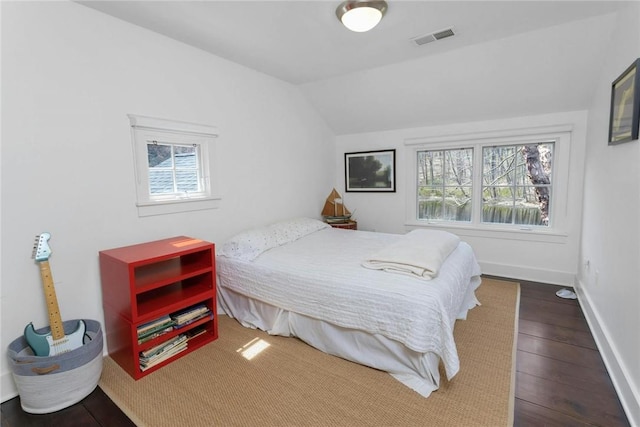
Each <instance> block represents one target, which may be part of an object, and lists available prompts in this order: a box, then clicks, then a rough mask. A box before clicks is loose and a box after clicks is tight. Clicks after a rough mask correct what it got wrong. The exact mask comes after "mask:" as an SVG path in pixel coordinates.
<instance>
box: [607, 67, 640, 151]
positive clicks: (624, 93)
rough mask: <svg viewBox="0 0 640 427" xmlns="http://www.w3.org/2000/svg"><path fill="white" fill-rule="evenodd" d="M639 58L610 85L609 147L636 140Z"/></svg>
mask: <svg viewBox="0 0 640 427" xmlns="http://www.w3.org/2000/svg"><path fill="white" fill-rule="evenodd" d="M639 66H640V58H638V59H636V60H635V61H634V63H633V64H631V66H630V67H629V68H627V69H626V70H625V71H624V73H622V74H621V75H620V77H618V78H617V79H616V80H615V81H614V82H613V84H612V85H611V112H610V116H609V145H614V144H620V143H621V142H627V141H632V140H634V139H638V124H639V119H640V70H638V68H639Z"/></svg>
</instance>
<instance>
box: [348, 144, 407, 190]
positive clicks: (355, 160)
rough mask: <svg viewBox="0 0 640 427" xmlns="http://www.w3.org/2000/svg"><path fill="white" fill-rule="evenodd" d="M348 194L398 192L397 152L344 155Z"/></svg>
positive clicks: (366, 152) (367, 152) (368, 152)
mask: <svg viewBox="0 0 640 427" xmlns="http://www.w3.org/2000/svg"><path fill="white" fill-rule="evenodd" d="M344 172H345V188H346V191H348V192H378V193H380V192H390V193H393V192H395V191H396V150H380V151H360V152H357V153H344Z"/></svg>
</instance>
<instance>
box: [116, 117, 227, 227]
mask: <svg viewBox="0 0 640 427" xmlns="http://www.w3.org/2000/svg"><path fill="white" fill-rule="evenodd" d="M128 117H129V120H130V123H131V140H132V144H133V157H134V169H135V183H136V199H137V200H136V206H137V208H138V215H139V216H151V215H162V214H169V213H177V212H187V211H194V210H202V209H214V208H217V207H219V202H220V200H221V197H220V196H219V195H218V194H217V193H218V179H216V178H215V176H214V175H213V173H215V172H216V171H217V168H216V165H215V163H216V161H217V156H216V138H217V137H218V132H217V129H216V128H215V127H213V126H208V125H200V124H195V123H188V122H181V121H176V120H167V119H158V118H153V117H146V116H138V115H133V114H129V115H128ZM154 141H156V142H157V143H162V144H168V145H195V146H197V147H198V150H199V152H200V158H199V159H198V160H199V163H200V164H199V165H198V166H199V168H200V173H201V177H200V180H201V183H200V184H201V187H202V191H200V192H196V193H171V194H163V195H152V194H151V192H150V185H149V162H148V151H147V144H148V143H153V142H154Z"/></svg>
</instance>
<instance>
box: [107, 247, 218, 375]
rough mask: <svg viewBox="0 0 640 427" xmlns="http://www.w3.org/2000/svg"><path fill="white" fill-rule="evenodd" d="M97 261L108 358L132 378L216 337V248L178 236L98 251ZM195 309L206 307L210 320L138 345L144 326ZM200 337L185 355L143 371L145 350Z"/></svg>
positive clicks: (201, 320) (202, 320) (165, 333)
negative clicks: (174, 341) (139, 329)
mask: <svg viewBox="0 0 640 427" xmlns="http://www.w3.org/2000/svg"><path fill="white" fill-rule="evenodd" d="M99 258H100V278H101V281H102V300H103V308H104V315H105V332H106V336H107V348H108V352H109V356H111V358H113V360H115V361H116V362H117V363H118V364H119V365H120V366H121V367H122V368H123V369H124V370H125V371H126V372H128V373H129V375H131V376H132V377H133V378H134V379H136V380H138V379H140V378H142V377H144V376H145V375H148V374H150V373H152V372H154V371H156V370H158V369H160V368H161V367H162V366H165V365H167V364H169V363H171V362H172V361H174V360H176V359H178V358H180V357H182V356H183V355H185V354H188V353H190V352H192V351H194V350H196V349H198V348H200V347H202V346H203V345H205V344H208V343H209V342H211V341H213V340H215V339H217V338H218V318H217V313H216V287H215V277H216V275H215V246H214V245H213V244H212V243H209V242H205V241H202V240H198V239H192V238H190V237H185V236H179V237H173V238H170V239H164V240H158V241H154V242H148V243H141V244H138V245H132V246H125V247H121V248H115V249H110V250H105V251H100V253H99ZM193 306H205V307H207V308H208V310H209V316H208V317H205V318H202V319H199V320H196V321H194V322H193V323H189V324H188V325H186V326H183V327H181V328H179V329H173V330H169V331H168V332H164V333H162V334H161V335H159V336H157V337H155V338H152V339H149V340H146V341H144V342H140V343H139V342H138V328H139V327H140V326H141V325H143V324H146V323H148V322H153V321H154V320H156V319H160V318H162V317H164V316H167V315H169V316H171V315H175V314H176V313H178V312H180V311H182V310H185V309H187V308H190V307H193ZM196 332H199V334H198V335H197V336H193V337H192V338H190V339H189V340H188V341H187V342H186V349H184V350H183V351H180V352H179V353H177V354H175V355H172V356H171V357H168V358H166V359H165V360H162V361H161V362H158V363H157V364H155V365H153V366H151V367H148V368H146V369H145V370H143V369H142V368H141V366H140V352H141V351H146V350H149V349H151V348H153V347H155V346H159V345H161V344H163V343H170V342H171V341H172V340H175V339H177V338H178V337H179V336H180V335H182V334H185V335H193V334H195V333H196ZM154 336H155V335H154Z"/></svg>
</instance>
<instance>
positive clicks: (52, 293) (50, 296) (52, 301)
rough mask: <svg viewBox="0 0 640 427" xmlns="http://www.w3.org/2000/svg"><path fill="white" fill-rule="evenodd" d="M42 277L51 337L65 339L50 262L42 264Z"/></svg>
mask: <svg viewBox="0 0 640 427" xmlns="http://www.w3.org/2000/svg"><path fill="white" fill-rule="evenodd" d="M40 276H42V285H43V286H44V298H45V301H46V303H47V311H48V312H49V327H50V328H51V336H52V338H53V339H54V340H59V339H62V338H64V328H63V326H62V317H61V316H60V308H59V307H58V298H56V290H55V288H54V286H53V278H52V277H51V267H49V261H42V262H40Z"/></svg>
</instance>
